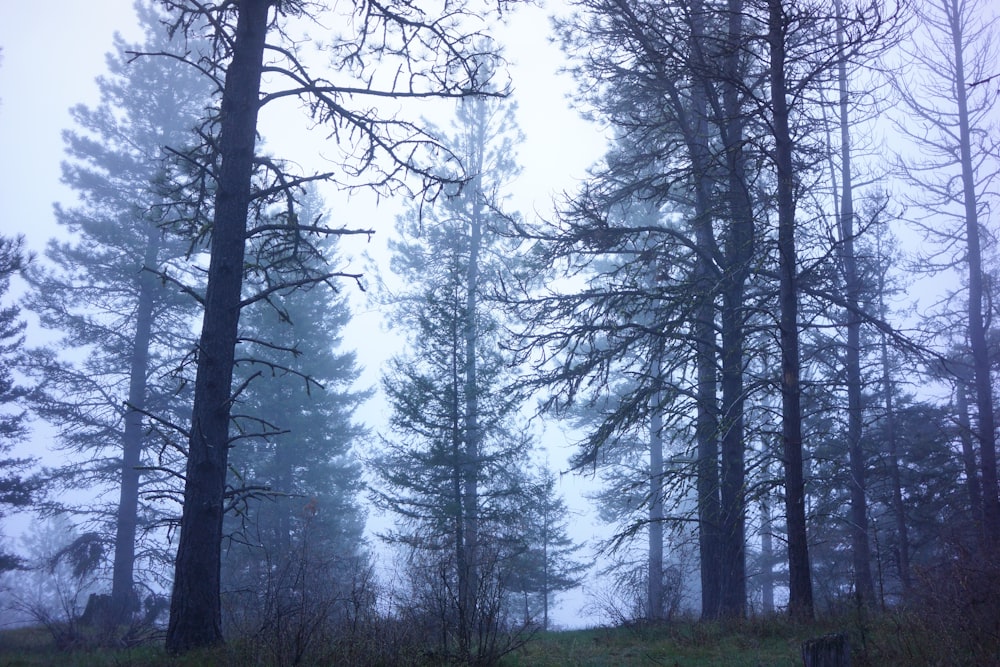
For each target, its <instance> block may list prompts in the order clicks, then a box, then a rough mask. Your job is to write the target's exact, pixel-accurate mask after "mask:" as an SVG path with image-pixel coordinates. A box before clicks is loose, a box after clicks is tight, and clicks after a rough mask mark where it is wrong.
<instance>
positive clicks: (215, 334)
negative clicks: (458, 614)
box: [166, 0, 272, 653]
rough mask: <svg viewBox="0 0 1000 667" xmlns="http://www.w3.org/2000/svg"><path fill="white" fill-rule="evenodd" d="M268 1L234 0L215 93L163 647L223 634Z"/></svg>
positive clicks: (182, 647) (183, 646) (182, 646)
mask: <svg viewBox="0 0 1000 667" xmlns="http://www.w3.org/2000/svg"><path fill="white" fill-rule="evenodd" d="M271 4H272V0H243V1H242V2H240V3H239V4H238V12H239V16H238V19H237V26H236V35H235V39H234V41H233V44H232V60H231V62H230V64H229V67H228V68H227V70H226V81H225V87H224V90H223V95H222V108H221V121H220V136H219V144H218V146H219V153H220V157H221V165H220V167H219V176H218V181H217V183H218V186H217V187H218V189H217V191H216V195H215V215H214V219H213V225H212V246H211V259H210V263H209V269H208V284H207V288H206V293H205V314H204V319H203V322H202V329H201V338H200V340H199V344H198V370H197V376H196V379H195V396H194V406H193V411H192V419H191V434H190V440H189V443H188V460H187V469H186V474H185V479H184V509H183V514H182V516H181V528H180V540H179V542H178V545H177V559H176V564H175V575H174V586H173V596H172V598H171V603H170V623H169V625H168V627H167V640H166V646H167V650H168V651H170V652H172V653H177V652H181V651H186V650H189V649H193V648H198V647H202V646H209V645H213V644H217V643H219V642H221V641H222V639H223V637H222V613H221V604H220V599H219V593H220V566H221V545H222V515H223V505H224V500H225V488H226V468H227V461H228V454H229V419H230V411H231V394H232V379H233V361H234V357H235V348H236V341H237V333H238V325H239V319H240V291H241V288H242V284H243V257H244V252H245V237H246V228H247V214H248V207H249V203H250V185H251V184H250V177H251V174H252V171H253V158H254V145H255V142H256V138H257V112H258V108H259V101H258V96H259V94H260V78H261V70H262V63H263V53H264V42H265V37H266V34H267V28H268V12H269V10H270V7H271Z"/></svg>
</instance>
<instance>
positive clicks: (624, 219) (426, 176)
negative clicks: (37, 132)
mask: <svg viewBox="0 0 1000 667" xmlns="http://www.w3.org/2000/svg"><path fill="white" fill-rule="evenodd" d="M828 5H829V3H818V2H817V3H813V2H805V1H800V0H724V1H719V2H713V1H709V0H696V1H694V2H684V3H674V2H666V3H664V2H656V3H653V2H646V1H645V0H621V1H620V0H577V1H574V2H570V3H569V9H570V10H572V11H566V12H559V13H558V14H557V16H556V17H555V18H554V19H553V21H552V30H553V34H554V35H555V38H556V40H557V42H558V44H559V45H560V47H561V48H562V50H563V53H564V55H565V58H566V61H565V62H566V72H565V75H566V76H568V77H570V78H571V79H572V81H573V84H574V86H575V90H576V92H575V94H574V96H573V99H572V103H573V106H574V108H575V109H576V110H577V111H578V112H580V113H582V114H584V115H585V116H586V117H587V118H590V119H592V120H594V121H595V122H597V123H600V124H602V126H603V127H605V128H606V129H607V135H608V137H609V141H608V146H607V150H606V151H605V153H604V155H603V157H602V158H601V159H599V160H598V161H597V162H596V163H595V164H593V165H591V166H590V168H589V171H588V175H587V177H586V178H585V179H583V180H582V181H580V182H579V184H578V185H576V186H573V187H572V188H570V189H568V190H566V191H565V192H562V193H553V196H554V200H553V209H552V211H551V212H550V213H539V212H538V211H518V210H515V208H514V206H513V204H512V201H513V199H514V198H513V197H512V192H513V191H514V189H515V188H516V184H517V182H518V179H519V178H521V177H522V176H521V173H522V172H521V165H520V163H519V158H518V151H519V147H522V146H524V145H525V143H526V141H528V140H526V139H525V137H524V136H523V135H522V133H521V131H520V130H519V128H518V122H517V103H518V96H517V94H516V86H517V81H516V80H511V79H510V77H509V74H508V69H507V62H506V60H505V55H510V56H512V57H521V55H522V54H517V53H514V52H515V51H516V48H517V44H516V42H513V43H511V44H509V45H507V51H506V52H505V51H503V50H502V49H501V44H500V43H499V42H498V41H497V39H496V37H495V35H494V33H495V30H496V27H497V25H498V21H500V20H501V19H502V17H503V16H504V15H505V14H506V13H507V12H517V11H518V8H517V7H516V5H515V3H500V4H499V5H489V4H488V3H487V4H484V5H483V6H479V5H478V4H477V3H476V2H473V1H471V0H470V1H469V2H461V3H457V4H455V3H450V4H448V5H447V6H445V7H444V8H441V7H437V6H434V7H432V6H430V5H428V6H426V7H425V6H423V5H422V4H420V3H417V4H401V5H399V4H382V3H380V2H375V1H372V0H369V1H367V2H358V3H353V4H350V5H348V6H343V5H338V6H333V7H327V6H324V5H323V4H322V3H313V2H305V1H302V0H298V1H296V0H284V1H280V2H279V1H276V0H240V1H239V2H233V3H220V4H219V5H215V4H211V3H196V2H189V1H187V0H160V1H158V2H146V1H145V0H142V1H140V2H137V3H136V11H137V15H138V17H139V22H140V25H141V26H142V29H143V34H144V37H143V38H142V41H141V42H140V43H135V44H132V43H127V42H126V41H125V40H124V39H122V38H120V37H119V38H117V40H116V42H115V44H114V45H113V48H112V51H111V54H110V56H109V59H108V65H107V67H108V69H107V72H106V73H105V74H104V75H103V76H102V77H101V78H100V79H99V83H98V85H99V91H100V101H99V103H97V104H96V105H93V106H86V105H80V106H77V107H75V108H74V109H73V112H72V117H73V122H74V126H73V127H72V128H69V129H67V130H66V132H65V134H64V141H65V161H64V163H63V182H64V183H65V184H66V185H68V186H69V187H70V188H72V189H73V191H74V192H75V193H76V195H77V201H76V202H75V203H73V204H72V205H65V206H62V205H57V206H56V208H55V219H56V222H57V223H58V225H59V226H60V228H61V230H62V233H61V234H60V235H59V237H58V238H55V239H53V240H52V241H51V242H50V244H49V245H48V247H47V249H46V251H45V253H44V256H40V257H30V256H29V254H28V253H27V252H26V251H25V249H24V243H23V238H22V237H20V236H17V235H5V236H4V237H3V238H2V245H0V277H2V282H0V288H2V292H3V293H5V294H6V293H7V291H8V288H9V285H10V281H11V279H12V278H14V277H15V275H18V274H20V275H22V276H23V278H24V280H25V282H26V285H27V289H26V292H25V295H24V296H23V298H21V299H19V300H18V301H17V302H16V303H11V304H10V305H7V306H5V308H4V309H3V310H2V311H0V339H2V345H0V354H2V355H3V357H4V365H3V367H2V372H0V398H2V400H3V401H4V406H5V409H4V412H3V418H2V421H0V437H2V438H3V440H2V441H0V451H2V452H3V453H4V456H5V457H6V458H4V459H3V460H0V465H2V471H0V502H2V507H3V508H4V512H6V513H12V512H29V511H30V512H34V513H35V515H36V516H38V517H39V518H40V519H41V520H44V521H48V522H50V523H48V524H42V525H48V526H49V528H45V529H38V530H36V531H34V532H33V533H32V534H30V535H29V536H28V537H26V539H25V542H24V544H23V548H22V549H20V550H18V549H17V548H16V547H15V546H14V545H13V544H9V545H7V547H6V548H5V549H4V551H3V555H2V559H0V564H2V566H3V569H4V570H6V573H5V574H4V578H3V586H4V588H5V589H7V591H8V592H7V595H6V597H7V599H8V600H9V603H8V607H9V608H8V609H7V610H6V612H5V613H6V614H8V617H9V618H10V619H12V621H13V620H16V621H18V622H32V623H44V624H45V625H46V626H47V627H49V628H50V629H52V631H53V633H54V636H56V637H57V639H58V640H59V641H60V642H62V643H64V644H65V645H66V646H74V645H78V644H79V643H81V642H84V643H86V642H88V641H95V642H110V643H121V642H125V643H131V642H140V641H144V640H146V639H148V638H149V637H151V636H154V637H155V636H157V634H156V633H158V632H160V633H162V632H164V631H165V635H164V636H165V642H166V647H167V650H168V651H170V652H172V653H184V652H187V651H190V650H193V649H199V648H202V647H209V646H213V645H217V644H220V643H222V642H223V641H224V640H239V641H241V642H246V645H247V647H248V648H247V650H249V651H252V652H253V655H255V656H257V657H258V658H260V659H262V660H265V661H270V662H274V663H284V662H301V661H303V660H306V661H311V662H317V661H319V662H324V661H336V660H342V661H345V663H357V664H382V663H387V661H388V662H391V661H392V660H395V659H398V658H400V656H409V658H408V659H412V660H413V661H415V662H420V661H421V660H423V661H425V662H428V661H429V662H431V663H435V664H445V663H450V662H454V663H459V664H473V663H474V664H495V663H496V662H498V661H499V660H500V659H501V657H502V656H504V655H506V654H508V653H510V652H512V651H514V650H516V649H518V648H519V647H521V646H523V645H524V644H525V643H526V642H528V641H530V639H531V637H532V636H533V634H534V633H536V632H538V631H540V630H547V629H550V628H551V627H552V623H551V611H552V608H553V605H554V604H555V602H556V600H557V598H558V597H559V595H560V594H562V593H565V592H567V591H570V590H573V589H577V588H578V587H580V586H582V585H586V590H587V591H588V596H589V601H588V604H589V608H588V611H587V613H588V614H590V615H592V616H595V617H598V618H601V619H603V621H606V622H610V623H623V624H630V623H634V622H638V621H648V622H654V623H659V622H669V621H672V620H675V619H679V618H684V617H699V618H701V619H704V620H715V619H742V618H746V617H747V616H756V615H760V614H773V613H778V612H782V613H786V614H788V615H790V616H792V617H794V618H795V619H797V620H801V621H803V622H809V621H811V620H812V619H813V618H814V617H816V616H817V615H821V616H822V615H828V614H831V613H834V612H836V611H837V610H839V609H843V608H844V607H845V606H849V607H851V608H864V609H870V610H873V611H876V610H886V609H901V608H912V609H917V610H925V611H926V610H928V609H938V608H939V607H940V604H944V602H942V600H945V601H946V602H949V603H951V604H954V605H957V606H958V607H961V605H962V604H964V603H965V602H964V601H968V600H970V599H971V598H973V597H975V595H978V594H979V593H981V591H977V590H976V589H977V588H978V587H982V586H987V587H995V582H996V581H997V580H998V579H997V577H996V574H997V571H998V570H997V567H998V565H997V562H996V555H995V554H996V553H997V547H998V546H1000V544H998V543H1000V496H998V481H997V461H996V439H995V438H996V427H995V405H994V392H995V390H994V386H995V380H994V375H993V373H994V372H995V370H996V369H995V366H996V365H997V347H996V339H997V337H996V335H995V332H994V331H993V321H994V315H995V312H994V311H995V305H994V298H993V287H994V285H995V282H996V271H997V267H998V263H997V257H996V243H995V224H994V222H993V221H992V215H993V207H994V205H995V199H996V196H997V191H996V174H997V164H996V160H997V159H998V155H1000V153H998V151H997V148H998V146H997V141H998V139H997V137H998V136H1000V134H998V133H997V122H998V114H997V109H996V101H997V95H998V93H1000V80H998V79H997V78H996V77H998V76H1000V72H997V71H993V70H991V69H990V68H995V67H996V66H997V65H996V63H997V59H996V55H997V53H996V47H995V44H996V40H995V38H996V34H995V32H996V15H995V13H993V12H994V10H993V9H991V8H990V7H988V6H986V3H985V2H982V1H980V2H974V1H973V2H961V1H959V0H934V1H933V2H925V3H922V4H919V6H913V7H911V6H909V5H897V4H893V3H889V2H882V1H880V0H860V1H859V2H850V1H848V0H843V1H838V2H835V3H833V5H832V6H828ZM293 107H294V108H293ZM274 109H277V110H278V111H273V113H279V112H280V113H281V114H282V116H281V117H282V118H283V119H284V118H286V115H287V118H292V119H294V120H283V122H289V123H291V122H294V123H297V124H301V125H302V126H303V127H310V128H312V130H313V134H314V135H315V137H316V138H315V140H314V141H315V145H314V146H312V145H311V146H310V147H309V150H314V151H315V153H316V154H317V155H321V156H322V160H318V159H316V157H315V156H312V157H311V158H303V157H302V156H300V155H285V154H283V152H282V151H283V148H285V147H284V146H282V145H280V144H279V143H273V144H272V143H269V142H268V136H267V134H266V133H263V134H262V127H264V126H263V125H262V124H261V123H260V118H261V114H264V113H272V110H274ZM427 118H433V119H434V120H433V121H432V120H427ZM303 165H319V166H318V167H317V168H316V169H315V170H313V169H312V167H311V166H303ZM354 193H358V194H361V193H369V194H374V195H375V197H376V198H377V199H378V200H379V201H380V202H386V203H389V204H391V208H392V211H393V213H394V217H395V224H394V225H391V224H389V219H391V218H392V217H393V215H392V214H387V213H384V211H385V210H386V208H387V207H386V206H384V205H383V206H382V207H381V209H380V208H374V209H373V210H374V211H375V212H374V213H373V214H372V215H371V216H370V217H366V218H365V219H364V220H363V222H362V223H360V224H359V223H358V220H357V218H354V217H347V216H344V215H343V213H342V212H343V210H346V209H344V208H343V207H340V206H338V204H336V203H334V202H337V201H339V200H340V199H341V198H344V197H345V196H347V195H351V194H354ZM380 210H381V211H383V213H382V214H381V215H379V211H380ZM373 235H379V236H384V237H386V238H387V239H388V242H387V248H388V251H387V253H385V254H384V255H383V254H382V253H371V255H370V256H368V257H367V258H366V259H360V258H359V257H360V254H361V253H360V251H361V249H363V247H364V245H365V243H366V241H367V240H368V239H370V238H371V237H372V236H373ZM928 285H932V289H929V288H928V287H927V286H928ZM361 295H363V297H362V296H361ZM8 301H10V299H8ZM359 304H363V307H365V308H367V309H371V310H375V311H377V312H378V313H380V314H381V317H382V319H383V321H384V322H385V324H386V326H387V327H388V329H389V330H390V331H391V333H392V334H393V335H394V336H395V337H396V339H397V340H398V341H400V342H401V345H400V346H399V349H398V350H395V351H394V352H393V353H392V354H391V355H390V358H389V360H388V361H387V362H386V363H385V364H384V365H383V366H382V367H381V368H380V369H378V370H379V375H380V382H379V383H378V385H377V386H373V387H364V386H361V383H360V382H359V378H360V377H361V372H362V368H361V365H360V363H359V358H358V355H357V352H358V351H357V350H353V349H350V347H349V346H348V345H347V344H346V343H345V341H348V340H359V339H360V340H362V341H363V342H364V338H365V336H359V335H357V333H352V326H354V325H355V324H356V323H355V321H354V320H353V319H352V310H354V309H356V308H357V307H358V306H359ZM28 314H30V315H31V316H32V317H34V318H37V321H38V323H39V325H40V326H41V327H42V328H43V329H45V330H46V331H48V332H50V334H51V336H52V337H53V338H52V342H51V343H50V344H48V345H46V346H43V347H41V346H36V345H32V344H29V343H28V342H26V339H25V324H24V319H25V316H26V315H28ZM371 338H372V341H374V340H376V339H381V338H382V336H381V334H380V335H378V336H375V335H373V336H372V337H371ZM371 400H378V401H381V402H382V405H384V406H385V410H384V412H385V416H384V419H382V420H381V421H377V422H374V423H364V421H363V420H362V418H361V416H360V415H361V414H362V406H364V405H365V404H366V403H367V402H369V401H371ZM29 418H35V419H37V420H39V421H40V422H44V423H46V424H49V425H51V427H52V428H53V429H54V432H55V433H56V439H55V443H54V446H55V447H56V448H58V451H60V452H61V453H62V455H63V459H62V460H63V461H65V463H64V464H62V465H58V466H48V467H43V468H42V467H39V466H37V465H35V463H34V462H33V461H32V460H30V459H28V458H24V457H18V456H15V455H14V453H13V451H14V448H15V445H17V444H18V443H20V442H23V441H25V440H26V439H28V438H30V437H31V427H30V425H29V422H28V420H29ZM554 431H561V432H566V433H570V434H572V436H573V437H574V438H576V440H577V441H576V442H575V444H574V453H573V455H572V457H571V458H570V460H569V461H568V462H567V463H566V465H562V463H561V462H560V463H557V464H551V463H550V460H551V454H552V452H550V451H547V446H546V443H545V438H544V435H543V434H544V433H546V432H549V433H551V432H554ZM581 476H591V477H592V478H595V479H596V480H597V484H596V486H595V485H594V484H590V486H594V487H595V488H596V489H597V490H596V491H594V492H593V493H591V494H589V495H588V501H589V502H590V503H591V505H592V507H593V513H594V515H595V516H596V517H597V519H598V520H599V521H600V522H602V523H603V524H606V526H607V527H608V530H607V531H603V530H602V531H598V530H591V531H589V532H588V529H587V528H586V527H584V528H582V529H581V527H580V525H579V524H581V523H584V524H586V523H588V521H587V520H584V521H580V520H579V519H578V518H577V517H576V516H575V515H574V514H573V513H571V512H570V511H569V510H568V509H567V507H568V504H567V498H566V497H565V492H566V491H567V490H571V489H572V487H573V486H574V484H575V482H574V481H573V480H575V479H581ZM70 497H72V498H80V497H83V498H87V500H86V502H83V503H80V502H77V501H75V500H74V501H73V502H67V500H66V499H67V498H70ZM569 500H571V501H572V502H573V503H574V504H575V503H577V499H573V498H571V499H569ZM373 512H377V513H378V515H377V516H378V518H379V519H380V520H379V521H378V522H377V524H378V526H380V527H379V528H378V529H376V530H368V531H366V521H368V520H369V519H370V518H372V517H370V516H369V514H370V513H373ZM383 517H384V519H383ZM598 533H600V534H606V535H611V537H610V538H605V537H602V538H598V537H597V534H598ZM595 562H596V563H597V564H595ZM962 582H964V584H963V583H962ZM963 585H964V586H966V588H963V587H962V586H963ZM945 590H947V591H948V595H947V596H946V595H944V594H943V593H942V591H945ZM990 590H993V589H992V588H990ZM994 592H995V593H997V594H998V595H994V596H993V597H992V600H993V601H992V602H991V603H988V604H987V608H986V609H985V611H981V614H980V615H977V616H976V618H975V619H974V620H973V622H972V623H971V625H970V626H969V627H968V628H965V629H964V630H963V632H967V633H968V637H969V638H970V639H969V641H970V642H971V644H970V646H971V648H969V647H968V646H967V647H966V649H965V650H970V651H973V652H975V651H985V652H986V653H982V655H988V654H989V651H990V649H989V646H990V644H989V641H988V640H983V639H981V638H982V636H983V633H984V632H986V630H984V628H987V629H988V627H993V626H990V623H992V622H994V621H995V620H996V618H997V617H998V615H1000V608H998V607H997V603H996V600H998V599H1000V591H996V590H994ZM949 596H950V597H949ZM977 599H978V598H977ZM935 604H938V605H939V607H935V606H934V605H935ZM977 608H978V609H980V610H983V608H982V607H977ZM581 613H582V612H581ZM977 613H978V612H977ZM979 623H981V624H982V625H977V624H979ZM994 631H995V627H994ZM987 634H988V632H987ZM963 636H964V635H963ZM977 638H978V639H977ZM956 641H957V640H956ZM977 642H981V643H977ZM975 655H980V654H979V653H975Z"/></svg>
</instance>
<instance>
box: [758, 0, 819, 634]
mask: <svg viewBox="0 0 1000 667" xmlns="http://www.w3.org/2000/svg"><path fill="white" fill-rule="evenodd" d="M767 6H768V34H767V41H768V50H769V55H770V101H771V114H772V118H771V120H772V132H773V134H774V165H775V170H776V175H777V192H776V197H775V198H776V201H777V206H778V255H779V275H780V281H779V282H780V284H779V295H778V299H779V309H780V314H779V328H780V345H781V435H782V452H783V463H784V468H785V480H784V481H785V522H786V525H787V530H788V580H789V583H788V587H789V599H788V608H789V612H790V613H791V614H792V615H793V616H797V617H801V618H812V616H813V594H812V578H811V575H810V568H809V545H808V542H807V536H806V504H805V479H804V475H803V469H802V466H803V455H802V449H803V446H802V406H801V387H800V386H799V365H800V362H799V330H798V287H797V282H798V271H797V267H796V251H795V172H794V167H793V162H792V151H793V141H792V137H791V132H790V129H789V115H790V113H789V106H788V100H787V94H788V87H787V85H786V78H785V59H786V52H785V45H786V41H785V37H786V30H787V22H786V17H785V12H784V6H783V4H782V0H768V3H767Z"/></svg>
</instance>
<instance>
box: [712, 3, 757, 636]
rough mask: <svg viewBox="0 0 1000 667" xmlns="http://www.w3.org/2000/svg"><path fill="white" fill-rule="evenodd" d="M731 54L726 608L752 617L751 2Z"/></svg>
mask: <svg viewBox="0 0 1000 667" xmlns="http://www.w3.org/2000/svg"><path fill="white" fill-rule="evenodd" d="M726 11H727V14H726V19H727V29H726V47H725V48H726V55H725V58H724V61H723V68H724V69H723V80H722V90H723V100H722V101H723V108H724V110H725V115H726V117H725V119H720V122H723V123H724V132H722V138H723V147H724V150H725V161H726V162H725V165H726V174H727V183H726V186H725V188H726V200H727V201H726V213H727V214H728V217H729V230H728V233H727V235H726V238H725V242H724V252H725V255H724V256H725V267H724V269H723V271H722V275H721V277H720V281H721V288H722V318H721V320H722V408H721V416H722V419H721V424H720V426H721V441H722V484H721V496H722V517H723V520H722V544H723V547H722V562H723V570H722V576H723V585H722V609H723V613H724V614H725V615H726V616H729V617H736V618H739V617H743V616H745V615H746V497H745V496H744V492H745V486H746V461H745V456H746V454H745V451H746V438H745V433H744V430H745V429H744V395H745V392H744V386H743V374H744V369H743V367H744V361H745V360H744V349H743V344H744V339H745V338H746V327H745V319H746V315H745V304H744V297H745V294H746V281H747V277H748V275H749V270H750V262H751V261H752V259H753V253H754V233H755V232H754V222H753V204H752V202H751V201H750V193H749V190H748V188H747V181H746V164H745V155H744V152H743V145H744V141H743V139H744V136H743V135H744V123H745V121H744V117H743V113H742V109H741V102H740V96H741V93H740V90H741V86H742V85H743V84H742V81H741V79H742V73H741V64H740V56H741V54H742V53H743V44H742V41H743V1H742V0H728V3H727V10H726Z"/></svg>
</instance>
